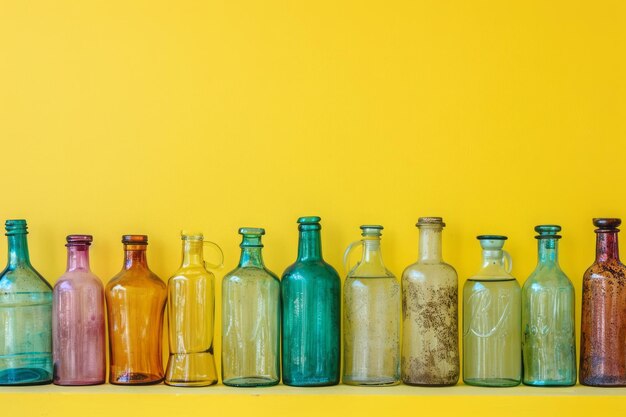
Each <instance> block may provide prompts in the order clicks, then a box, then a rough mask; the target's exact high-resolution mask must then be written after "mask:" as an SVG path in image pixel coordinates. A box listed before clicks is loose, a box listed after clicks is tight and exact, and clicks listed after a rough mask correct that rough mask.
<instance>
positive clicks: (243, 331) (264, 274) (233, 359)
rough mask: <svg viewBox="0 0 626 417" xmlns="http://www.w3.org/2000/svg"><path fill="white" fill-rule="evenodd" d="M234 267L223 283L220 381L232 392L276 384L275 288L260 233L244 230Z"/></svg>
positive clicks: (275, 280)
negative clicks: (264, 260)
mask: <svg viewBox="0 0 626 417" xmlns="http://www.w3.org/2000/svg"><path fill="white" fill-rule="evenodd" d="M239 234H241V235H242V236H243V239H242V241H241V245H240V247H241V257H240V258H239V265H237V268H235V269H234V270H233V271H231V272H229V273H228V274H226V276H224V279H223V280H222V381H223V382H224V385H230V386H234V387H259V386H269V385H276V384H278V382H279V381H280V282H279V280H278V277H277V276H276V275H275V274H274V273H273V272H271V271H270V270H268V269H267V268H266V267H265V265H264V264H263V257H262V256H261V249H262V248H263V244H262V243H261V236H262V235H264V234H265V230H264V229H259V228H250V227H244V228H241V229H239Z"/></svg>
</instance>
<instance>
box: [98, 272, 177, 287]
mask: <svg viewBox="0 0 626 417" xmlns="http://www.w3.org/2000/svg"><path fill="white" fill-rule="evenodd" d="M116 287H145V288H151V287H153V288H157V289H165V288H167V285H166V284H165V282H163V280H161V278H159V277H158V276H157V275H156V274H155V273H154V272H152V271H150V269H148V268H130V269H122V270H121V271H120V272H119V273H118V274H117V275H115V276H114V277H113V278H111V280H110V281H109V282H108V284H107V285H106V287H105V288H106V290H107V291H109V290H112V289H114V288H116Z"/></svg>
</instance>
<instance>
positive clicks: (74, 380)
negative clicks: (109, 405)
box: [52, 235, 106, 385]
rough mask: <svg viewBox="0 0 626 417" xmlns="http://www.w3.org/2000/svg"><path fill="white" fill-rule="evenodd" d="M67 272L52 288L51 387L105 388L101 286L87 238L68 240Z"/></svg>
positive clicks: (73, 237)
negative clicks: (102, 386)
mask: <svg viewBox="0 0 626 417" xmlns="http://www.w3.org/2000/svg"><path fill="white" fill-rule="evenodd" d="M66 240H67V244H66V245H65V246H67V270H66V271H65V273H64V274H63V275H62V276H61V277H60V278H59V280H58V281H57V283H56V284H55V285H54V291H53V297H52V311H53V314H52V346H53V358H54V383H55V384H57V385H95V384H104V382H105V379H106V353H105V338H104V332H105V329H104V326H105V324H104V286H103V285H102V282H101V281H100V279H99V278H98V277H97V276H96V275H94V274H93V273H92V272H91V269H90V267H89V246H90V245H91V242H92V241H93V238H92V237H91V236H89V235H69V236H68V237H67V239H66Z"/></svg>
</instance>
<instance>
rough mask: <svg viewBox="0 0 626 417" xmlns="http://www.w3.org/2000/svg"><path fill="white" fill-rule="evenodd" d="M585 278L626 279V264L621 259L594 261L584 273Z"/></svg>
mask: <svg viewBox="0 0 626 417" xmlns="http://www.w3.org/2000/svg"><path fill="white" fill-rule="evenodd" d="M583 279H584V280H589V279H617V280H626V266H624V264H622V263H621V262H619V261H616V260H611V261H608V262H594V263H593V264H592V265H591V266H590V267H589V268H587V270H586V271H585V274H584V275H583Z"/></svg>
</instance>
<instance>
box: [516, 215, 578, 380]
mask: <svg viewBox="0 0 626 417" xmlns="http://www.w3.org/2000/svg"><path fill="white" fill-rule="evenodd" d="M560 230H561V227H560V226H554V225H542V226H537V227H535V231H536V232H537V233H539V236H536V238H537V239H538V246H539V256H538V259H539V261H538V263H537V267H536V268H535V271H534V272H533V273H532V274H531V275H530V276H529V277H528V279H527V280H526V282H525V283H524V287H523V288H522V330H523V333H522V351H523V355H524V361H523V364H524V380H523V382H524V384H526V385H535V386H570V385H574V384H576V336H575V321H574V302H575V300H574V286H573V285H572V283H571V281H570V280H569V278H567V276H566V275H565V273H564V272H563V271H562V270H561V267H560V266H559V260H558V240H559V239H560V238H561V236H559V235H557V233H558V232H559V231H560Z"/></svg>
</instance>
